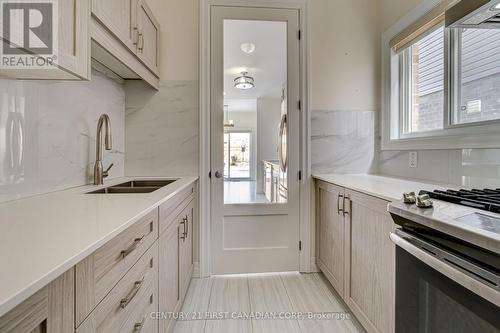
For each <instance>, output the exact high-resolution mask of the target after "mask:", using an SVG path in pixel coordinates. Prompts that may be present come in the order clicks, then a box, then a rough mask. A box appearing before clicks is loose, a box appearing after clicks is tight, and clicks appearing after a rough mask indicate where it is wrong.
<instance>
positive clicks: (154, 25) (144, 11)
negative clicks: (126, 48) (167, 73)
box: [137, 0, 160, 77]
mask: <svg viewBox="0 0 500 333" xmlns="http://www.w3.org/2000/svg"><path fill="white" fill-rule="evenodd" d="M137 22H138V27H139V33H138V38H137V56H138V57H139V59H140V60H141V61H142V62H143V63H144V64H145V65H146V66H147V67H148V68H149V69H150V70H151V71H152V72H153V73H154V74H155V75H156V76H157V77H159V76H160V74H159V72H160V71H159V59H158V58H159V43H160V25H159V23H158V21H157V20H156V18H155V17H154V15H153V12H152V11H151V9H149V7H148V5H147V4H146V2H145V1H144V0H137Z"/></svg>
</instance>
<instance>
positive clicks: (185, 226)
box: [182, 215, 189, 237]
mask: <svg viewBox="0 0 500 333" xmlns="http://www.w3.org/2000/svg"><path fill="white" fill-rule="evenodd" d="M182 220H183V221H184V229H185V231H184V236H186V237H187V235H188V233H189V223H188V222H189V220H188V216H187V215H186V217H184V218H183V219H182Z"/></svg>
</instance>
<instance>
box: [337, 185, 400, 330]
mask: <svg viewBox="0 0 500 333" xmlns="http://www.w3.org/2000/svg"><path fill="white" fill-rule="evenodd" d="M345 195H346V205H348V206H349V207H348V211H349V214H348V217H346V222H347V227H346V237H345V239H346V256H345V257H346V274H345V286H346V290H345V294H344V300H345V302H346V303H347V305H348V306H349V307H350V308H351V310H352V311H353V313H354V314H355V315H356V317H357V318H358V319H359V321H360V322H361V323H362V324H363V326H364V327H365V328H366V329H367V331H368V332H376V333H392V332H394V320H395V316H394V293H395V291H394V288H395V266H394V265H395V246H394V244H393V243H392V242H391V240H390V238H389V234H390V233H391V232H392V231H393V229H394V223H393V221H392V219H391V216H390V215H389V213H388V212H387V204H388V202H387V201H384V200H381V199H378V198H375V197H372V196H369V195H365V194H361V193H359V192H355V191H350V190H346V193H345ZM347 203H349V204H347Z"/></svg>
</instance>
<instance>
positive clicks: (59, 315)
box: [0, 268, 75, 333]
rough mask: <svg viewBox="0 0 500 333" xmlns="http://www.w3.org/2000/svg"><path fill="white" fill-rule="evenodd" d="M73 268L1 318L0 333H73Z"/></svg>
mask: <svg viewBox="0 0 500 333" xmlns="http://www.w3.org/2000/svg"><path fill="white" fill-rule="evenodd" d="M74 284H75V271H74V269H73V268H71V269H70V270H68V271H67V272H66V273H64V274H62V275H61V276H59V277H58V278H57V279H55V280H54V281H52V282H51V283H50V284H49V285H47V286H45V287H44V288H42V289H41V290H39V291H38V292H37V293H35V294H34V295H33V296H31V297H30V298H28V299H27V300H25V301H24V302H23V303H21V304H20V305H18V306H17V307H15V308H14V309H13V310H11V311H9V312H8V313H7V314H6V315H4V316H2V317H1V318H0V332H2V333H37V332H49V333H73V332H74V324H75V316H74V307H73V304H74V299H75V288H74Z"/></svg>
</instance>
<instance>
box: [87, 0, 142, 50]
mask: <svg viewBox="0 0 500 333" xmlns="http://www.w3.org/2000/svg"><path fill="white" fill-rule="evenodd" d="M136 2H137V0H92V14H93V15H94V16H95V17H96V18H97V19H98V20H99V21H101V22H102V24H103V25H104V26H105V27H106V28H108V29H109V30H110V31H111V32H112V33H113V34H114V35H115V36H116V37H117V38H118V39H119V40H120V41H121V42H122V43H123V44H125V45H126V46H127V47H128V48H129V49H130V50H132V52H133V53H135V52H136V44H137V37H138V36H137V34H138V28H137V4H136Z"/></svg>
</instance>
